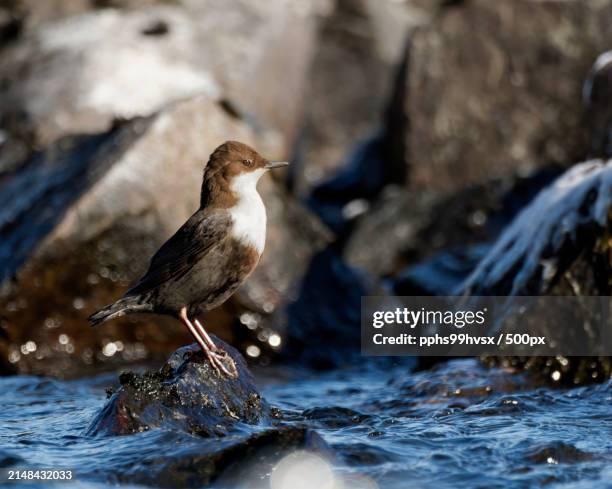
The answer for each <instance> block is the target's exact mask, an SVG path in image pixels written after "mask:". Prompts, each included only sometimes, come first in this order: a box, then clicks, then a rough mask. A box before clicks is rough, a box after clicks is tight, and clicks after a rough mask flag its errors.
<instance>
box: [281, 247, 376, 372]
mask: <svg viewBox="0 0 612 489" xmlns="http://www.w3.org/2000/svg"><path fill="white" fill-rule="evenodd" d="M376 293H381V291H380V286H379V284H377V283H376V281H375V280H374V279H372V278H371V277H369V276H368V275H367V274H365V273H363V272H361V271H359V270H357V269H355V268H352V267H350V266H348V265H346V264H345V263H344V262H343V261H342V258H341V256H340V255H339V254H338V252H337V251H336V250H335V249H334V248H333V247H330V248H328V249H326V250H324V251H322V252H320V253H318V254H317V255H315V256H314V257H313V258H312V260H311V261H310V264H309V266H308V271H307V272H306V275H305V276H304V279H303V280H302V284H301V288H300V292H299V295H298V298H297V300H296V301H295V302H293V303H291V304H289V306H288V307H287V309H286V313H285V314H286V315H287V318H286V324H287V325H288V326H287V331H286V333H285V335H286V340H285V342H286V346H285V348H284V349H283V351H282V357H283V358H284V359H285V361H287V362H290V363H293V364H295V363H298V364H303V365H308V366H310V367H313V368H317V369H330V368H335V367H338V366H340V365H343V364H347V363H350V362H351V361H354V360H355V359H356V358H359V353H360V346H359V339H360V336H359V331H360V327H361V322H360V320H361V297H362V296H364V295H375V294H376Z"/></svg>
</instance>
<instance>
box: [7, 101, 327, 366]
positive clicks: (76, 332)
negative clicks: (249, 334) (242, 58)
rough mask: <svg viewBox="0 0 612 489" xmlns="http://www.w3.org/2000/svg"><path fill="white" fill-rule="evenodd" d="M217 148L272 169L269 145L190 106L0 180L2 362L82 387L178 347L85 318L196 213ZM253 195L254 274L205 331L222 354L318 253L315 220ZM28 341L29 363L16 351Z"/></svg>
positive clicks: (165, 328)
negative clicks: (240, 152)
mask: <svg viewBox="0 0 612 489" xmlns="http://www.w3.org/2000/svg"><path fill="white" fill-rule="evenodd" d="M202 114H206V118H205V119H202ZM229 137H233V138H236V139H239V140H242V141H245V142H247V143H250V144H252V145H253V146H255V147H257V148H258V149H259V150H260V151H261V152H262V153H263V154H266V155H269V156H270V157H272V158H274V157H276V158H279V157H281V156H282V154H281V153H282V152H281V150H280V148H279V147H278V144H277V141H278V140H277V139H276V138H274V137H268V136H267V135H265V134H263V135H256V134H254V132H253V131H252V130H251V129H250V127H249V126H248V125H247V124H245V123H244V122H243V121H241V120H240V119H236V118H235V117H233V116H231V115H229V114H227V112H226V111H225V110H224V109H223V108H222V107H220V106H219V104H217V103H216V102H214V101H212V100H210V99H208V98H207V97H204V96H201V97H196V98H194V99H189V100H186V101H184V102H181V103H179V104H177V105H174V106H171V107H169V108H167V109H166V110H164V111H162V112H161V113H159V114H157V115H155V116H153V117H151V118H145V119H135V120H132V121H130V122H125V123H119V124H116V125H115V127H114V128H113V129H111V130H110V131H108V132H106V133H102V134H99V135H92V136H82V137H70V138H64V139H62V140H60V141H59V142H58V143H56V144H54V145H52V146H51V147H50V148H48V149H47V150H46V151H44V152H42V153H40V154H37V155H35V156H34V157H33V158H32V160H31V161H29V162H28V163H26V164H25V165H23V167H22V168H21V169H20V170H19V171H15V172H13V173H11V174H10V175H5V176H4V178H2V179H0V195H1V197H0V202H1V203H2V207H1V210H0V257H2V259H1V260H0V277H1V278H2V279H3V280H2V281H3V287H2V291H1V293H0V309H1V310H2V311H3V316H4V317H3V322H2V329H3V330H4V331H5V333H6V334H5V337H4V338H0V350H1V351H2V354H3V355H4V356H5V358H7V359H9V361H10V362H12V363H13V364H14V365H15V366H17V367H18V369H19V371H21V372H30V373H45V374H48V375H63V376H66V375H71V374H72V375H76V374H77V373H78V374H80V375H83V374H85V370H84V368H86V367H87V366H92V367H93V366H96V365H99V364H100V363H107V362H109V361H110V362H111V363H115V364H116V363H117V362H119V363H125V362H128V363H129V362H134V361H142V360H143V359H146V358H148V357H150V356H152V357H153V358H160V357H161V358H164V357H165V355H166V354H167V352H168V350H169V349H174V348H177V347H178V346H180V345H181V344H184V343H185V342H186V341H187V339H188V338H189V336H188V333H187V331H186V330H185V328H183V327H182V326H181V325H180V324H179V323H178V322H176V321H174V320H171V319H169V318H163V317H155V318H152V317H149V318H146V317H144V318H143V317H141V318H137V317H133V318H128V319H127V320H125V321H117V322H112V323H109V324H106V325H104V327H102V328H97V329H93V328H89V327H88V325H87V320H86V319H87V316H88V314H90V313H91V312H92V311H93V310H95V309H96V308H99V307H102V306H103V305H105V304H108V303H110V302H112V301H113V300H115V299H116V298H117V297H118V296H120V295H121V293H122V292H123V291H125V288H126V287H127V286H128V285H129V284H130V283H131V282H132V281H133V280H135V279H137V278H138V277H139V276H140V274H142V273H143V272H144V271H145V269H146V267H147V265H148V261H149V258H150V257H151V256H152V254H153V253H154V252H155V250H156V249H157V247H158V246H159V245H160V244H161V243H163V241H165V240H166V239H167V238H168V237H169V236H170V235H171V234H172V233H174V231H175V230H176V229H177V228H178V227H179V226H180V225H181V224H182V223H183V222H184V221H185V220H186V219H187V217H188V216H189V215H190V214H191V213H192V212H193V211H194V210H195V209H196V208H197V206H198V204H199V193H200V185H201V178H202V170H203V167H204V164H205V162H206V161H207V159H208V156H209V154H210V152H211V151H212V150H213V149H214V148H215V147H216V146H217V145H218V144H219V143H220V142H222V141H224V140H226V139H228V138H229ZM266 178H267V177H266ZM260 191H261V193H262V195H263V199H264V202H266V204H267V205H268V210H269V222H268V246H267V250H266V253H265V254H264V257H263V258H262V262H261V266H260V267H259V269H258V270H257V272H256V273H255V275H253V276H252V277H251V280H250V281H249V283H247V284H246V285H245V288H244V289H243V290H242V291H241V293H240V294H239V298H238V299H237V301H235V302H234V303H233V305H232V304H228V306H227V308H226V309H223V310H221V311H220V312H216V313H215V315H213V316H211V317H210V320H211V323H212V324H210V325H208V326H209V327H211V328H212V330H213V331H218V332H222V333H223V334H224V337H225V338H226V339H228V340H230V341H232V342H233V341H234V340H235V339H236V338H235V337H234V335H235V331H242V330H246V328H244V327H242V326H241V325H240V324H239V323H238V321H237V320H236V315H237V314H239V313H240V311H241V310H244V308H245V307H246V308H247V309H249V308H250V309H254V310H256V311H264V310H265V311H268V312H271V311H272V310H273V309H274V308H275V307H277V305H278V304H279V303H280V302H281V301H282V300H284V297H285V296H286V295H290V291H291V290H292V287H293V288H297V284H299V280H300V277H301V275H300V274H301V273H302V271H303V266H304V264H305V263H306V262H307V260H308V256H309V254H310V253H313V252H314V250H316V249H317V246H320V244H321V243H322V242H324V241H325V238H324V237H323V236H324V235H325V231H324V230H323V228H322V227H321V226H320V224H318V222H317V221H316V219H314V218H313V217H312V216H311V215H310V214H309V213H308V212H307V211H305V210H304V209H303V208H302V207H301V206H299V205H298V204H296V203H295V202H293V201H292V200H291V197H290V196H288V195H287V194H286V193H285V192H283V191H281V190H280V189H279V186H278V185H276V184H275V183H274V182H273V181H271V180H269V181H266V180H265V179H264V180H262V182H261V183H260ZM317 237H318V238H317ZM287 242H291V243H292V246H291V247H289V246H287ZM10 277H14V280H12V281H10V280H8V279H9V278H10ZM234 326H238V327H239V329H238V330H237V329H236V328H235V327H234ZM28 342H32V343H29V345H30V348H34V350H33V351H30V350H28V349H27V348H25V347H23V348H22V346H23V345H25V344H26V343H28ZM115 342H118V343H117V344H115ZM236 344H238V343H236ZM105 348H106V350H105Z"/></svg>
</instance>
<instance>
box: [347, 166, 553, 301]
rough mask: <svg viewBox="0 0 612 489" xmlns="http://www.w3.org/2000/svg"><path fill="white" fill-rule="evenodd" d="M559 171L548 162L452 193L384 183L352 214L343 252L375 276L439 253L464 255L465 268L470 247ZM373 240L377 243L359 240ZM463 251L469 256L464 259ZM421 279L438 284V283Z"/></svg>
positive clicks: (493, 234)
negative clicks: (525, 175) (369, 203)
mask: <svg viewBox="0 0 612 489" xmlns="http://www.w3.org/2000/svg"><path fill="white" fill-rule="evenodd" d="M560 172H561V169H560V168H559V167H556V166H551V167H547V168H544V169H542V170H540V171H539V172H537V173H536V174H534V175H532V176H530V177H528V178H516V179H515V178H507V179H504V180H502V181H490V182H487V184H483V185H476V186H473V187H470V188H466V189H462V190H460V191H457V192H456V193H454V194H452V195H436V194H434V193H432V192H427V191H418V190H414V191H410V190H407V189H401V188H394V189H391V188H389V189H387V190H386V191H385V192H383V193H382V194H381V196H380V197H379V198H378V199H377V200H376V201H375V203H374V204H373V205H372V207H371V209H370V210H369V211H368V212H367V213H365V214H364V215H363V216H360V217H359V218H358V219H357V220H356V222H355V224H354V230H353V232H352V234H351V236H350V238H349V239H348V240H347V243H346V246H345V249H344V253H343V256H344V258H345V260H346V261H347V262H348V263H349V264H350V265H353V266H357V267H359V268H362V269H364V270H366V271H367V272H369V273H371V274H373V275H375V276H396V275H397V274H398V273H400V274H402V275H403V276H404V278H407V276H406V273H405V272H406V269H407V267H410V266H415V265H419V264H421V263H423V264H424V263H425V262H430V260H434V261H435V260H436V258H435V256H436V255H437V254H440V253H441V254H442V255H440V256H442V258H441V260H442V261H444V262H445V263H446V264H447V265H448V264H449V262H448V260H445V258H444V256H447V257H450V256H451V255H454V256H455V258H460V259H461V260H462V261H464V265H461V267H462V268H463V269H464V271H463V272H461V273H464V274H465V273H469V271H470V270H465V267H466V266H469V265H468V262H471V264H472V265H473V264H474V263H473V261H474V258H475V255H474V254H473V251H475V250H476V248H474V247H475V246H480V245H483V244H486V243H490V242H492V241H494V240H495V239H496V238H497V236H499V233H500V232H501V231H502V230H503V229H504V227H505V226H506V225H507V224H508V223H509V222H510V220H511V219H512V218H513V217H514V216H515V215H516V213H517V212H519V211H520V209H521V208H523V207H524V206H525V205H526V204H527V203H528V202H530V201H531V199H532V198H533V197H534V196H535V195H536V194H537V192H539V191H540V190H541V189H542V188H543V187H544V186H546V185H547V184H549V183H550V182H551V181H552V180H553V179H554V178H555V177H557V176H558V175H559V174H560ZM383 237H384V239H383ZM373 240H375V241H376V243H377V246H364V243H370V242H372V241H373ZM468 256H469V257H471V258H470V259H469V260H468V261H465V260H463V258H468ZM438 264H440V265H442V266H443V267H445V266H446V265H444V264H443V263H442V262H438ZM455 265H458V263H457V261H456V260H455ZM455 265H453V267H454V268H456V267H455ZM428 266H429V265H426V267H428ZM436 266H437V265H436ZM423 271H424V269H423V268H421V270H420V271H419V272H418V273H419V275H420V279H419V280H421V279H423V278H424V276H423V275H422V272H423ZM449 271H450V270H449ZM408 274H410V272H408ZM432 278H433V277H432ZM457 278H458V277H457ZM400 280H401V279H400ZM421 284H422V285H424V286H425V288H426V289H427V288H432V290H434V289H438V285H434V284H431V287H430V286H429V285H426V284H425V283H423V282H421ZM407 295H412V294H407Z"/></svg>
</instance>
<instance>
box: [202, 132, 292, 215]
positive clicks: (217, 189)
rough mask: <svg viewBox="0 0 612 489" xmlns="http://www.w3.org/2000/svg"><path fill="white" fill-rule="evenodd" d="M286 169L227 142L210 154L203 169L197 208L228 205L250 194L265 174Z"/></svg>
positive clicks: (251, 149)
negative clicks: (246, 193)
mask: <svg viewBox="0 0 612 489" xmlns="http://www.w3.org/2000/svg"><path fill="white" fill-rule="evenodd" d="M287 165H288V163H287V162H286V161H270V160H267V159H266V158H264V157H263V156H261V155H260V154H259V153H258V152H257V151H255V150H254V149H253V148H251V147H250V146H248V145H246V144H244V143H240V142H238V141H227V142H225V143H223V144H222V145H221V146H219V147H217V149H215V150H214V151H213V152H212V154H211V155H210V159H209V160H208V163H207V165H206V168H205V169H204V180H203V182H202V196H201V201H202V202H201V204H202V206H206V205H210V204H213V203H214V204H218V205H232V202H231V201H232V200H235V199H236V198H237V197H239V195H240V194H241V193H242V192H250V191H254V190H255V186H256V185H257V181H258V180H259V178H260V177H261V176H262V175H263V174H264V173H266V172H267V171H268V170H272V169H274V168H281V167H283V166H287Z"/></svg>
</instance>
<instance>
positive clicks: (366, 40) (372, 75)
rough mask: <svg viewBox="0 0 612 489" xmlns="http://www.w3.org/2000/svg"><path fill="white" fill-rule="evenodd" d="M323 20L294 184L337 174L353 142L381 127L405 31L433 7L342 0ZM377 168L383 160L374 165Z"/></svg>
mask: <svg viewBox="0 0 612 489" xmlns="http://www.w3.org/2000/svg"><path fill="white" fill-rule="evenodd" d="M332 3H333V7H332V11H331V12H330V13H329V15H327V16H326V18H325V19H323V21H322V22H321V25H320V27H319V32H318V37H317V41H316V43H315V46H314V53H313V61H312V67H311V69H310V71H309V76H308V79H307V90H306V97H307V100H308V103H307V104H306V106H305V108H304V109H305V110H304V111H305V114H304V121H303V127H302V130H301V132H300V139H299V143H298V151H297V155H296V158H295V159H296V160H297V164H296V165H294V167H293V168H291V175H292V181H293V185H294V191H295V193H296V194H297V195H305V194H308V193H309V191H310V189H312V188H313V187H315V186H317V185H318V184H320V183H322V182H324V181H326V180H328V179H329V178H331V177H333V176H334V174H335V173H337V171H338V169H339V167H340V165H342V162H344V161H345V158H346V155H347V154H349V152H350V151H352V149H353V147H354V145H355V142H356V141H359V140H361V139H363V138H364V137H367V136H368V135H369V134H371V133H372V132H374V131H375V130H377V129H378V128H379V125H380V120H381V114H382V113H383V111H384V107H385V106H386V104H387V93H388V91H389V89H390V87H391V85H392V79H393V77H394V72H395V69H396V65H397V62H398V60H399V59H400V58H401V51H402V49H403V44H404V40H405V37H406V35H407V33H408V32H409V31H412V30H413V29H414V28H416V26H418V25H421V24H423V23H425V22H427V21H428V20H429V18H430V15H431V11H430V10H429V9H425V8H415V7H414V6H413V2H380V1H378V0H340V1H336V2H332ZM370 168H371V169H372V171H376V170H377V162H375V161H373V162H372V163H371V165H370Z"/></svg>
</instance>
